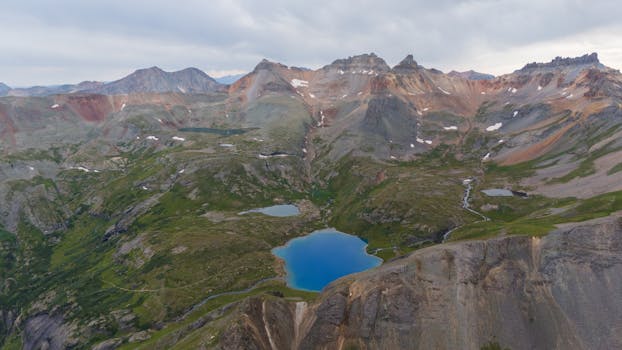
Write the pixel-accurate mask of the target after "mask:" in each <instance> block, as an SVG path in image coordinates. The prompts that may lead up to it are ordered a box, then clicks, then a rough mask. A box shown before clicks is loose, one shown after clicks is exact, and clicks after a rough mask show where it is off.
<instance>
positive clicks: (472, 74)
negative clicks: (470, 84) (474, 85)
mask: <svg viewBox="0 0 622 350" xmlns="http://www.w3.org/2000/svg"><path fill="white" fill-rule="evenodd" d="M448 75H449V76H452V77H461V78H464V79H468V80H490V79H494V78H495V76H494V75H492V74H486V73H480V72H476V71H474V70H468V71H466V72H457V71H455V70H452V71H451V72H449V73H448Z"/></svg>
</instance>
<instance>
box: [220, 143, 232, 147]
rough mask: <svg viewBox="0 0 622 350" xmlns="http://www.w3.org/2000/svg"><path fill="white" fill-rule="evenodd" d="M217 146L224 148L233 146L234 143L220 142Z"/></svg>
mask: <svg viewBox="0 0 622 350" xmlns="http://www.w3.org/2000/svg"><path fill="white" fill-rule="evenodd" d="M218 146H220V147H225V148H231V147H233V146H235V145H234V144H232V143H221V144H219V145H218Z"/></svg>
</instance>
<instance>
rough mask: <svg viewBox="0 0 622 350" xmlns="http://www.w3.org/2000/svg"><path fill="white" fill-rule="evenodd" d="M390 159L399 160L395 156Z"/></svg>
mask: <svg viewBox="0 0 622 350" xmlns="http://www.w3.org/2000/svg"><path fill="white" fill-rule="evenodd" d="M389 158H391V159H393V160H395V159H397V158H396V157H395V156H390V157H389Z"/></svg>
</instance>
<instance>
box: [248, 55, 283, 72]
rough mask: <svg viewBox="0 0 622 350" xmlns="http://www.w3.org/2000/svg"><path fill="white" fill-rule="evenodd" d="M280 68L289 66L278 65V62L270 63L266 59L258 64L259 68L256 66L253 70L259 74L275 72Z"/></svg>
mask: <svg viewBox="0 0 622 350" xmlns="http://www.w3.org/2000/svg"><path fill="white" fill-rule="evenodd" d="M278 68H287V66H286V65H284V64H281V63H278V62H272V61H268V60H267V59H265V58H264V59H262V60H261V62H259V63H258V64H257V66H255V69H253V72H257V71H260V70H274V69H278Z"/></svg>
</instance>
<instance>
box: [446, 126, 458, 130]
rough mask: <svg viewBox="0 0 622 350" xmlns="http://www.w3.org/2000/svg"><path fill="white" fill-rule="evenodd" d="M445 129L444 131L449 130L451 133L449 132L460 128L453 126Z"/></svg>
mask: <svg viewBox="0 0 622 350" xmlns="http://www.w3.org/2000/svg"><path fill="white" fill-rule="evenodd" d="M443 129H444V130H448V131H449V130H458V127H457V126H455V125H452V126H444V127H443Z"/></svg>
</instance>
